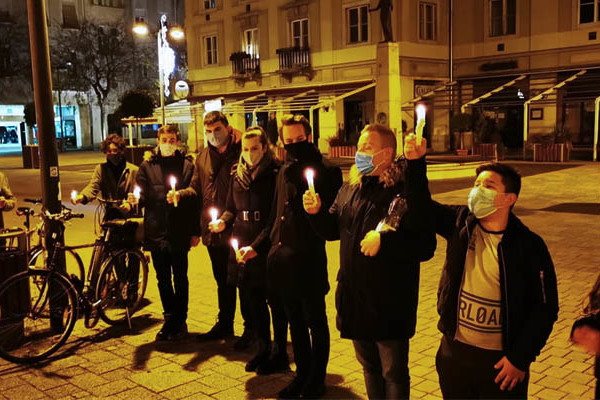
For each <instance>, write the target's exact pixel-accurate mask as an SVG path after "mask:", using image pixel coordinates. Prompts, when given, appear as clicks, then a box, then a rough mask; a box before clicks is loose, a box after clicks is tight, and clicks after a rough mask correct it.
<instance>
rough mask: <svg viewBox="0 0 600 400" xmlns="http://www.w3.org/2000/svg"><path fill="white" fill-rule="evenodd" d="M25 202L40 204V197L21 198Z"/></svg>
mask: <svg viewBox="0 0 600 400" xmlns="http://www.w3.org/2000/svg"><path fill="white" fill-rule="evenodd" d="M23 201H25V202H26V203H31V204H42V199H23Z"/></svg>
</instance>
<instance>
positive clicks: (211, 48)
mask: <svg viewBox="0 0 600 400" xmlns="http://www.w3.org/2000/svg"><path fill="white" fill-rule="evenodd" d="M206 63H207V64H208V65H216V64H217V63H218V58H217V37H216V36H207V37H206Z"/></svg>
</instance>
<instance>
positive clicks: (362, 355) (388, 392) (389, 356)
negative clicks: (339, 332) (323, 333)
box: [352, 339, 410, 399]
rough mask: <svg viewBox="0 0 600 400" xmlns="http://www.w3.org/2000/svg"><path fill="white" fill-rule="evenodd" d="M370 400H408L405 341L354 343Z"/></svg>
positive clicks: (408, 386) (408, 383) (360, 341)
mask: <svg viewBox="0 0 600 400" xmlns="http://www.w3.org/2000/svg"><path fill="white" fill-rule="evenodd" d="M352 343H353V344H354V351H355V352H356V358H357V359H358V362H360V364H361V365H362V367H363V374H364V376H365V386H366V388H367V395H368V396H369V399H408V398H409V395H410V375H409V373H408V339H401V340H382V341H378V342H375V341H368V340H353V341H352Z"/></svg>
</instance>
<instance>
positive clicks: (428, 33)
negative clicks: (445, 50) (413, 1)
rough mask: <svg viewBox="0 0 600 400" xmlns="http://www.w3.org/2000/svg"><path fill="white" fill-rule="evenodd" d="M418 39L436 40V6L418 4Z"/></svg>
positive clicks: (432, 4) (423, 3)
mask: <svg viewBox="0 0 600 400" xmlns="http://www.w3.org/2000/svg"><path fill="white" fill-rule="evenodd" d="M419 39H421V40H436V39H437V4H434V3H425V2H421V3H419Z"/></svg>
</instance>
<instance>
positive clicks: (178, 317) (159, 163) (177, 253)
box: [131, 125, 200, 341]
mask: <svg viewBox="0 0 600 400" xmlns="http://www.w3.org/2000/svg"><path fill="white" fill-rule="evenodd" d="M157 141H158V146H157V148H156V149H155V150H154V151H153V154H152V157H150V159H149V160H146V161H144V162H143V163H142V165H141V166H140V170H139V172H138V175H137V179H136V183H137V185H138V186H139V191H137V192H138V193H139V205H140V206H141V207H143V208H144V248H145V250H147V251H150V252H151V254H152V263H153V265H154V268H155V270H156V279H157V281H158V292H159V294H160V300H161V302H162V306H163V312H164V317H165V323H164V325H163V326H162V328H161V329H160V330H159V332H158V333H157V335H156V340H157V341H165V340H178V339H181V338H183V337H184V336H186V335H187V323H186V321H187V312H188V299H189V283H188V276H187V272H188V252H189V250H190V247H193V246H196V245H197V244H198V243H199V241H200V238H199V236H200V226H199V219H200V216H199V210H198V201H197V200H196V199H195V198H193V197H187V198H181V199H179V190H180V189H181V188H185V187H187V186H188V185H189V184H190V182H191V180H192V175H193V170H194V165H193V164H192V161H191V159H189V158H188V157H186V156H185V155H184V154H183V152H182V151H181V150H180V149H179V145H180V136H179V130H178V129H177V127H176V126H175V125H165V126H162V127H161V128H160V129H159V130H158V139H157ZM135 197H136V196H135V194H134V193H132V196H131V198H132V200H134V201H135ZM175 203H177V207H175Z"/></svg>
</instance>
